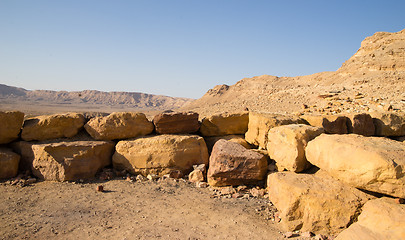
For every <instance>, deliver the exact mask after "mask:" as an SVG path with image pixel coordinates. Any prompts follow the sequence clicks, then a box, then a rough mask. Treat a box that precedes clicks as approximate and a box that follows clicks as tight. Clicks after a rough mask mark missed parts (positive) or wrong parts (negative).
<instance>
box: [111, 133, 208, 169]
mask: <svg viewBox="0 0 405 240" xmlns="http://www.w3.org/2000/svg"><path fill="white" fill-rule="evenodd" d="M203 163H204V164H208V150H207V146H206V145H205V142H204V139H203V138H202V137H200V136H195V135H158V136H151V137H140V138H137V139H132V140H126V141H120V142H118V144H117V145H116V152H115V153H114V155H113V165H114V168H116V169H119V170H124V169H125V170H127V171H128V172H130V173H133V174H139V173H140V174H142V175H144V176H147V175H148V174H157V175H159V176H163V175H165V174H168V173H170V172H171V171H177V170H179V171H182V173H183V174H187V173H189V172H190V171H191V170H192V169H193V165H196V164H203Z"/></svg>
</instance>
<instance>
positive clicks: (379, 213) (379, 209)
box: [335, 198, 405, 240]
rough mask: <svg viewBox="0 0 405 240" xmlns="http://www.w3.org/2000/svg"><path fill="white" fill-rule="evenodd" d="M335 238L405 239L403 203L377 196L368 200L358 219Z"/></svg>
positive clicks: (338, 239) (404, 207)
mask: <svg viewBox="0 0 405 240" xmlns="http://www.w3.org/2000/svg"><path fill="white" fill-rule="evenodd" d="M335 239H336V240H358V239H381V240H403V239H405V205H398V204H395V203H394V200H393V199H389V198H379V199H374V200H370V201H368V202H367V203H366V204H365V205H364V207H363V209H362V212H361V214H360V216H359V217H358V221H357V222H356V223H354V224H352V225H351V226H350V227H349V228H348V229H346V230H344V231H343V232H341V233H340V234H339V235H338V236H337V237H336V238H335Z"/></svg>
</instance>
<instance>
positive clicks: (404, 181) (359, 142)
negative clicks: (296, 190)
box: [305, 134, 405, 198]
mask: <svg viewBox="0 0 405 240" xmlns="http://www.w3.org/2000/svg"><path fill="white" fill-rule="evenodd" d="M305 154H306V157H307V160H308V161H309V162H310V163H312V164H313V165H316V166H317V167H319V168H321V169H323V170H325V171H327V172H328V173H329V174H330V175H331V176H332V177H334V178H336V179H339V180H341V181H343V182H345V183H347V184H349V185H351V186H353V187H356V188H360V189H364V190H368V191H372V192H378V193H382V194H388V195H392V196H396V197H401V198H405V145H404V144H402V143H401V142H399V141H394V140H391V139H387V138H378V137H363V136H360V135H356V134H347V135H326V134H322V135H320V136H319V137H317V138H315V139H314V140H312V141H310V142H309V143H308V145H307V148H306V150H305Z"/></svg>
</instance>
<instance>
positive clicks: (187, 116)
mask: <svg viewBox="0 0 405 240" xmlns="http://www.w3.org/2000/svg"><path fill="white" fill-rule="evenodd" d="M153 124H154V125H155V129H156V132H157V133H159V134H179V133H183V134H184V133H195V132H197V131H198V129H200V123H199V122H198V113H195V112H173V111H167V112H163V113H160V114H158V115H156V116H155V117H154V118H153Z"/></svg>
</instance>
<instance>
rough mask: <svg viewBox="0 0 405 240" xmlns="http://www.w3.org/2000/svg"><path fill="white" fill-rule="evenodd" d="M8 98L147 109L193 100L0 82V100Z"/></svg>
mask: <svg viewBox="0 0 405 240" xmlns="http://www.w3.org/2000/svg"><path fill="white" fill-rule="evenodd" d="M12 100H17V101H29V102H32V103H38V104H47V103H49V104H75V105H80V104H97V105H108V106H113V105H125V106H130V107H134V108H139V109H150V110H160V109H176V108H179V107H181V106H183V105H184V104H186V103H189V102H191V101H193V99H189V98H178V97H168V96H163V95H154V94H147V93H139V92H103V91H97V90H83V91H72V92H69V91H50V90H26V89H24V88H18V87H13V86H8V85H5V84H0V103H2V102H4V101H7V102H9V101H12Z"/></svg>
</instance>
